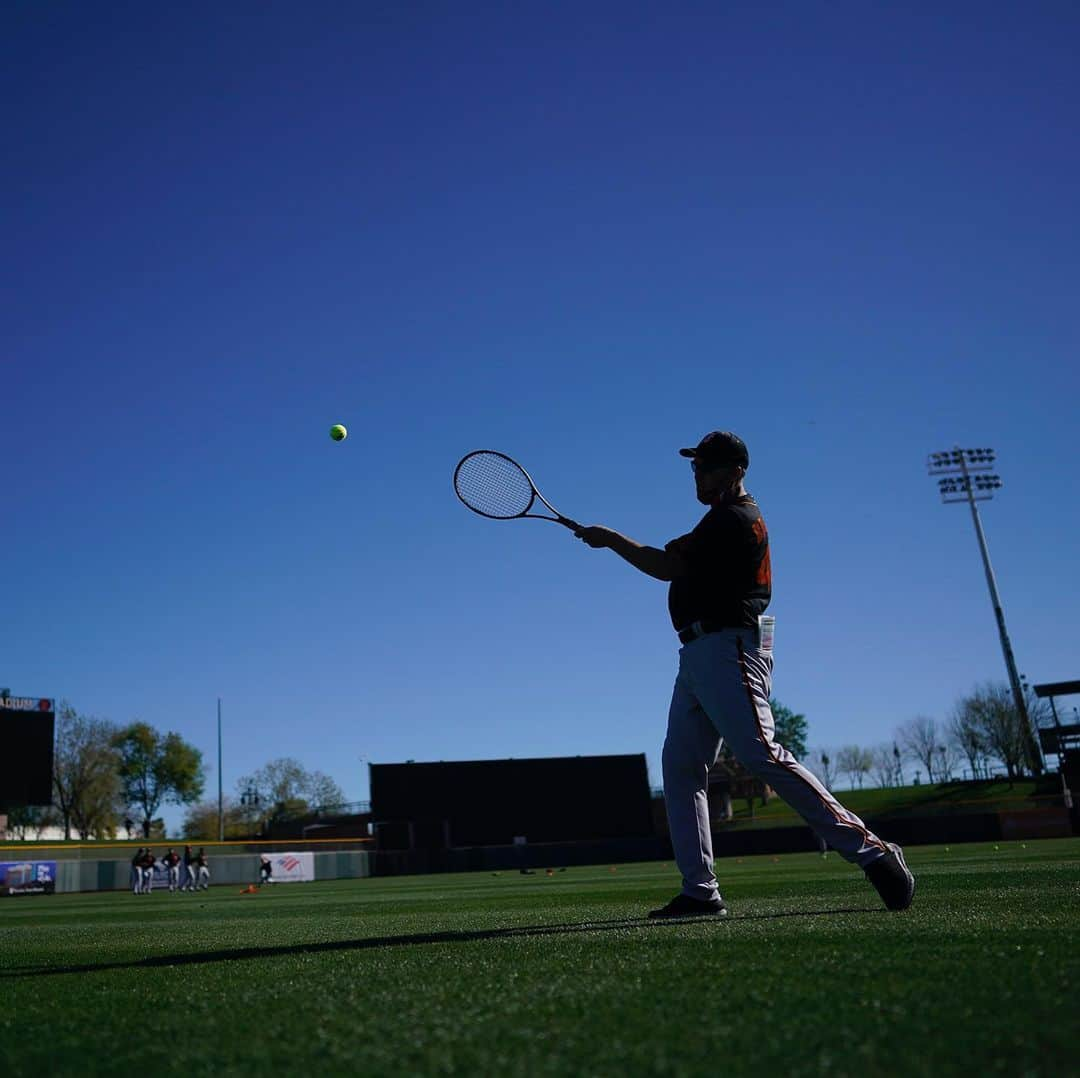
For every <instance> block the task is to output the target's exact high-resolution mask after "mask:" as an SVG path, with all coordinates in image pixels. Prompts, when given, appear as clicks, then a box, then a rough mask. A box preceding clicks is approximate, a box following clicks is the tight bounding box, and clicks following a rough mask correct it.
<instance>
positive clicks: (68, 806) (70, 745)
mask: <svg viewBox="0 0 1080 1078" xmlns="http://www.w3.org/2000/svg"><path fill="white" fill-rule="evenodd" d="M115 734H116V727H115V726H114V725H113V724H112V723H111V722H109V721H108V720H106V719H98V718H93V717H92V716H88V715H80V714H79V713H78V712H77V711H76V710H75V708H73V707H72V706H71V704H69V703H68V702H67V701H61V703H60V707H59V709H58V710H57V713H56V734H55V737H56V742H55V745H54V750H53V801H54V804H55V806H56V809H57V811H58V813H59V815H60V820H61V822H62V823H63V826H64V838H65V839H70V838H71V828H72V825H73V824H74V825H75V827H76V829H77V830H78V832H79V834H80V837H82V838H84V839H85V838H90V837H91V836H95V837H98V838H106V837H109V836H110V835H111V834H115V831H116V819H117V812H116V808H117V800H118V798H119V795H120V781H119V777H118V775H117V769H118V766H119V757H118V755H117V753H116V750H115V748H114V747H113V744H112V741H113V737H114V736H115Z"/></svg>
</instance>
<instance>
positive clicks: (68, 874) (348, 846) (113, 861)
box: [0, 839, 372, 894]
mask: <svg viewBox="0 0 1080 1078" xmlns="http://www.w3.org/2000/svg"><path fill="white" fill-rule="evenodd" d="M139 846H140V844H139V843H138V842H117V843H101V842H88V843H34V842H20V843H7V844H4V845H0V862H8V863H15V864H18V863H25V864H28V865H29V864H40V863H55V865H56V876H55V893H57V894H62V893H72V892H79V891H125V890H129V889H130V888H131V886H132V871H131V870H132V866H131V861H132V858H133V857H134V856H135V853H136V851H137V850H138V849H139ZM170 848H171V849H173V850H175V851H176V852H177V853H179V854H181V856H183V849H184V844H183V843H180V844H176V843H173V844H170V843H167V842H166V843H152V844H150V849H151V850H152V851H153V853H154V856H155V857H157V858H158V860H159V862H160V859H161V857H162V855H163V854H164V853H165V852H166V851H167V850H169V849H170ZM192 848H193V849H194V850H195V851H198V850H200V849H201V850H204V851H205V852H206V859H207V865H208V868H209V870H210V880H209V882H210V884H211V885H214V886H216V885H218V884H233V885H244V884H250V883H258V882H259V866H260V864H261V863H262V858H263V855H266V856H268V857H269V858H270V859H271V861H272V862H274V863H275V870H274V876H273V877H272V878H273V879H274V881H275V883H288V882H291V881H292V880H307V879H311V880H341V879H359V878H364V877H367V876H370V875H372V865H371V840H370V839H324V840H319V839H308V840H306V841H304V840H294V841H291V842H289V841H238V842H203V843H198V844H195V843H192ZM294 861H295V862H296V864H297V865H298V866H300V867H301V868H302V869H303V871H302V872H301V873H296V872H290V869H292V868H293V865H292V862H294ZM180 879H181V882H183V881H184V868H183V865H182V864H181V866H180ZM166 886H167V876H166V874H165V873H164V871H163V869H162V867H161V866H160V864H159V865H158V866H157V868H156V870H155V876H154V883H153V888H154V890H161V889H162V888H164V887H166Z"/></svg>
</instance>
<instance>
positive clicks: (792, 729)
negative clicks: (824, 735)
mask: <svg viewBox="0 0 1080 1078" xmlns="http://www.w3.org/2000/svg"><path fill="white" fill-rule="evenodd" d="M769 706H770V707H771V708H772V713H773V720H774V722H775V724H776V726H775V735H776V740H777V741H778V742H779V743H780V744H781V745H783V746H784V748H785V749H787V750H788V752H790V753H791V755H792V756H794V757H795V759H796V760H801V759H802V758H803V757H804V756H805V755H806V733H807V726H806V716H805V715H796V714H795V712H794V711H792V710H791V708H789V707H785V706H784V705H783V704H782V703H780V701H779V700H776V699H770V700H769Z"/></svg>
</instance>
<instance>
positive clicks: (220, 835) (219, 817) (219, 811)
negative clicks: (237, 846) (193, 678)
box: [217, 696, 225, 842]
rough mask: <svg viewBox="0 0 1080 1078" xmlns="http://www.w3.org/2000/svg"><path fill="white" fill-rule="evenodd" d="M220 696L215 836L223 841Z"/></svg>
mask: <svg viewBox="0 0 1080 1078" xmlns="http://www.w3.org/2000/svg"><path fill="white" fill-rule="evenodd" d="M221 790H222V788H221V697H220V696H219V697H218V701H217V837H218V842H224V841H225V799H224V797H223V796H222V792H221Z"/></svg>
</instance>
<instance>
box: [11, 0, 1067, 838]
mask: <svg viewBox="0 0 1080 1078" xmlns="http://www.w3.org/2000/svg"><path fill="white" fill-rule="evenodd" d="M0 20H2V26H0V29H2V33H0V60H2V63H0V89H2V93H0V100H2V102H3V105H2V108H3V126H4V131H5V150H6V154H5V157H6V165H5V167H4V169H3V170H2V171H0V184H2V185H3V192H2V193H3V199H2V203H3V210H2V212H3V234H4V237H5V238H4V249H5V257H4V258H3V260H2V261H0V275H2V276H0V287H2V291H3V297H4V299H3V307H4V329H5V332H4V343H3V352H2V358H0V362H2V381H0V394H2V401H3V404H2V414H3V420H4V422H3V431H4V435H5V437H4V444H5V452H4V453H3V455H2V456H0V480H2V482H3V491H4V497H5V503H6V512H5V522H4V527H3V533H2V536H3V538H2V544H3V545H2V549H3V559H2V573H0V579H2V586H3V596H4V610H5V617H4V619H3V624H2V625H0V684H3V685H6V686H8V687H10V688H11V689H12V690H13V691H14V692H16V693H19V694H22V693H25V694H43V695H50V696H55V697H58V698H66V699H68V700H70V701H71V702H72V703H73V704H74V705H75V706H76V707H78V708H79V709H80V710H82V711H85V712H87V713H90V714H96V715H101V716H105V717H108V718H111V719H113V720H114V721H116V722H127V721H131V720H133V719H136V718H139V719H144V720H146V721H148V722H150V723H152V724H153V725H155V726H157V727H159V728H160V729H162V730H176V731H178V732H179V733H181V734H182V735H183V736H184V737H186V738H187V739H188V740H190V741H192V742H193V743H195V744H196V745H197V746H198V747H200V748H201V749H202V750H203V751H204V753H205V754H206V756H207V761H208V763H209V764H210V765H211V766H210V768H209V783H208V793H213V792H216V785H217V776H216V772H215V770H214V767H215V765H216V760H215V757H216V701H217V698H218V697H219V696H220V697H221V698H222V699H223V709H224V717H225V736H224V745H225V756H224V767H223V775H224V782H225V787H226V790H227V791H229V792H232V791H233V789H234V787H235V784H236V781H237V779H239V777H240V776H241V775H243V774H245V773H247V772H250V771H252V770H254V769H255V768H257V767H259V766H260V765H261V764H263V763H265V762H267V761H268V760H270V759H272V758H274V757H277V756H295V757H297V758H298V759H299V760H301V762H302V763H304V764H305V765H306V766H307V767H309V768H313V769H320V770H323V771H326V772H327V773H329V774H330V775H332V776H333V777H334V778H335V779H336V780H337V781H338V782H339V784H340V785H341V786H342V787H343V789H344V790H345V792H346V794H347V795H348V796H349V797H352V798H357V799H360V798H365V797H366V796H367V793H368V788H367V770H366V768H367V764H368V763H370V762H397V761H401V760H405V759H416V760H439V759H445V760H450V759H473V758H493V757H501V756H518V757H524V756H537V755H573V754H577V753H580V754H588V753H622V752H645V753H647V754H648V759H649V765H650V772H651V776H652V779H653V781H654V783H659V781H660V773H659V749H660V745H661V743H662V739H663V733H664V723H665V718H666V711H667V703H668V698H669V694H670V687H671V681H672V678H673V676H674V671H675V664H676V646H675V642H674V640H673V636H672V632H671V629H670V624H669V623H668V621H667V617H666V604H665V591H664V585H662V584H660V583H658V582H655V581H652V580H650V579H648V578H646V577H644V576H641V575H639V574H637V573H635V572H634V571H633V570H632V569H630V568H629V567H628V566H626V565H625V564H624V563H622V562H621V561H619V560H618V559H617V558H616V557H615V556H613V555H612V554H611V553H610V552H608V551H592V550H589V549H587V548H585V547H584V546H583V545H582V544H580V543H579V542H577V541H576V540H574V539H573V538H572V537H571V536H570V534H569V533H568V532H565V531H563V530H562V529H560V528H557V527H553V526H552V525H549V524H543V523H534V522H530V521H521V522H517V521H515V522H510V523H496V522H491V521H486V520H483V519H481V518H479V517H477V516H474V515H472V514H470V513H469V512H468V511H466V510H465V509H464V508H463V507H462V506H461V505H460V504H459V503H458V502H457V501H456V500H455V498H454V496H453V493H452V489H451V482H450V478H451V473H452V470H453V467H454V464H455V463H456V461H457V460H458V459H459V458H460V457H461V456H462V455H463V454H464V453H465V452H467V451H469V450H471V449H474V448H496V449H501V450H503V451H505V452H508V453H510V454H512V455H513V456H515V457H517V458H518V459H520V460H521V461H522V462H523V463H524V464H525V466H526V467H527V468H528V469H529V470H530V471H531V472H532V474H533V476H534V478H535V479H536V481H537V483H538V485H539V486H540V488H541V490H542V491H544V493H545V494H546V495H547V496H548V497H549V499H550V500H551V501H552V502H553V503H554V504H555V505H556V506H557V507H558V508H559V509H560V510H562V511H563V512H564V513H566V514H568V515H571V516H574V517H576V518H577V519H579V520H583V521H588V522H595V523H605V524H608V525H610V526H612V527H615V528H617V529H618V530H620V531H624V532H626V533H628V534H630V535H632V536H634V537H636V538H638V539H639V540H641V541H645V542H650V543H657V544H659V543H662V542H664V541H666V540H667V539H670V538H671V537H673V536H675V535H678V534H680V533H682V532H685V531H687V530H689V528H690V527H691V526H692V525H693V523H694V522H695V521H696V519H697V518H698V516H699V515H700V513H699V507H698V505H697V503H696V502H695V500H694V497H693V488H692V483H691V478H690V474H689V469H688V468H687V466H686V462H685V461H684V460H683V459H681V458H680V457H678V456H677V455H676V449H677V448H678V447H679V446H682V445H688V444H693V443H694V442H695V441H696V440H697V439H698V438H699V437H700V436H701V435H702V434H703V433H705V432H706V431H708V430H711V429H714V428H728V429H733V430H735V431H737V432H738V433H740V434H741V435H742V437H743V438H744V439H745V441H746V442H747V444H748V445H749V447H750V452H751V457H752V463H751V468H750V472H749V475H748V477H747V486H748V488H749V489H750V490H751V492H752V493H754V495H755V496H756V497H757V499H758V501H759V503H760V504H761V506H762V509H763V512H764V515H765V518H766V520H767V522H768V524H769V528H770V533H771V538H772V548H773V567H774V601H773V606H772V612H773V613H774V614H775V615H776V617H777V663H776V670H775V681H774V690H775V694H776V695H777V696H778V697H779V698H780V699H781V700H782V701H783V702H784V703H786V704H787V705H789V706H791V707H793V708H794V709H796V710H798V711H802V712H804V713H805V714H806V715H807V718H808V721H809V725H810V742H811V744H812V745H824V746H837V745H840V744H844V743H850V742H856V743H860V744H864V745H872V744H875V743H878V742H882V741H887V740H890V739H891V736H892V732H893V730H894V729H895V727H896V726H897V725H898V724H899V723H901V722H903V721H905V720H906V719H908V718H911V717H912V716H914V715H917V714H929V715H932V716H936V717H939V718H944V717H945V716H946V715H947V713H948V710H949V708H950V707H951V706H952V704H953V703H954V701H955V700H956V698H957V697H958V696H960V695H961V694H962V693H965V692H967V691H969V690H970V689H971V688H973V687H974V685H975V684H977V683H979V682H981V681H984V680H986V679H998V680H1001V679H1003V678H1004V676H1005V671H1004V663H1003V660H1002V657H1001V651H1000V646H999V643H998V637H997V630H996V625H995V622H994V618H993V613H992V609H991V605H990V600H989V596H988V593H987V588H986V582H985V579H984V576H983V571H982V565H981V562H980V560H979V555H978V548H977V545H976V541H975V536H974V530H973V528H972V522H971V518H970V515H969V513H968V512H967V510H966V509H965V508H964V507H963V506H942V505H941V504H940V502H939V499H938V496H937V491H936V486H935V482H934V480H933V479H931V478H930V477H928V475H927V474H926V456H927V454H928V453H930V452H932V451H935V450H942V449H947V448H950V447H952V446H954V445H957V444H959V445H965V446H986V445H989V446H993V447H994V448H995V449H996V450H997V452H998V454H999V462H998V471H999V473H1000V475H1001V477H1002V479H1003V481H1004V488H1003V489H1002V490H1001V491H999V492H997V495H996V497H995V499H994V500H993V501H992V502H989V503H987V504H985V505H984V506H983V507H982V509H983V522H984V526H985V528H986V532H987V537H988V540H989V544H990V552H991V556H992V559H993V562H994V567H995V570H996V573H997V577H998V584H999V587H1000V590H1001V595H1002V599H1003V603H1004V609H1005V614H1006V619H1007V622H1008V627H1009V631H1010V635H1011V637H1012V642H1013V647H1014V650H1015V652H1016V656H1017V662H1018V665H1019V668H1020V670H1021V671H1022V672H1024V673H1026V674H1027V676H1028V678H1029V679H1030V680H1031V681H1034V682H1039V681H1056V680H1064V679H1071V678H1076V677H1080V668H1078V666H1077V655H1078V653H1080V649H1078V648H1077V625H1078V614H1077V596H1078V595H1080V569H1078V560H1080V559H1078V558H1077V547H1078V544H1077V538H1076V537H1077V535H1078V533H1080V509H1078V507H1077V501H1076V497H1075V491H1076V489H1077V487H1078V470H1080V469H1078V466H1077V452H1076V433H1077V431H1076V401H1077V395H1078V390H1080V375H1078V365H1077V361H1076V356H1077V352H1078V344H1080V340H1078V338H1080V334H1078V308H1077V303H1076V295H1077V286H1078V272H1077V270H1078V258H1080V256H1078V251H1080V242H1078V241H1080V234H1078V233H1080V229H1078V217H1077V210H1076V191H1077V190H1078V189H1080V174H1078V173H1080V167H1078V166H1080V144H1078V142H1077V139H1076V137H1075V116H1076V110H1077V106H1078V104H1080V93H1078V91H1080V74H1078V69H1077V66H1076V64H1075V55H1076V47H1077V42H1078V32H1080V13H1078V12H1077V9H1076V8H1075V6H1073V5H1068V4H1032V5H1024V6H1023V7H1018V6H1016V5H1005V4H954V5H946V6H945V8H944V9H939V10H934V9H931V8H923V9H921V10H917V11H909V10H900V9H899V8H896V7H895V6H892V5H865V4H856V3H853V2H852V3H848V2H841V3H834V4H828V5H825V4H804V3H790V4H787V3H778V4H774V5H769V6H767V7H764V8H763V6H762V5H757V4H728V5H709V4H695V3H689V4H673V5H663V6H662V7H661V6H659V5H649V4H640V5H639V4H627V3H620V4H618V5H615V4H590V3H585V4H558V3H553V4H545V5H531V6H528V7H527V9H526V10H513V8H512V7H507V6H506V5H497V4H490V5H488V4H462V5H450V4H436V3H415V4H404V5H403V4H374V3H371V4H332V3H324V4H319V5H312V6H309V7H307V8H303V9H301V8H299V7H297V6H296V5H285V4H280V3H270V4H266V3H259V4H232V5H226V6H222V5H209V4H196V5H191V6H187V7H185V8H183V9H179V8H168V7H161V6H160V5H151V6H147V5H135V4H110V5H81V4H52V5H38V4H31V3H19V4H9V5H6V6H5V8H4V11H3V13H2V15H0ZM336 422H341V423H344V424H346V425H347V426H348V428H349V431H350V435H349V438H348V440H347V441H346V442H344V443H342V444H340V445H337V444H334V443H333V442H331V441H330V439H329V437H328V435H327V430H328V428H329V426H330V425H331V424H332V423H336ZM180 815H181V814H180V813H179V812H177V811H175V810H170V815H169V817H168V818H169V819H172V820H176V819H178V818H179V816H180Z"/></svg>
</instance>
